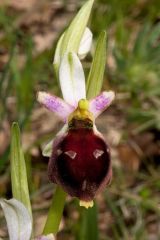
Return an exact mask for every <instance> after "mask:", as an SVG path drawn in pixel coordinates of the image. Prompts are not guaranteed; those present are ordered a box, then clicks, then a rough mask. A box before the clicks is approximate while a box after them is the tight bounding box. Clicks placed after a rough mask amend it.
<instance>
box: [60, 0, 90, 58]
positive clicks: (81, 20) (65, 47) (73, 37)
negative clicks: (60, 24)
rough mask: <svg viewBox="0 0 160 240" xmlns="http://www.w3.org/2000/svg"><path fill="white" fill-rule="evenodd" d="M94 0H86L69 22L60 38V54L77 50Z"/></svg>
mask: <svg viewBox="0 0 160 240" xmlns="http://www.w3.org/2000/svg"><path fill="white" fill-rule="evenodd" d="M93 2H94V0H89V1H87V2H86V3H85V4H84V5H83V7H82V8H81V9H80V10H79V12H78V13H77V15H76V16H75V18H74V19H73V20H72V22H71V23H70V25H69V27H68V29H67V30H66V32H65V35H64V38H63V40H62V47H61V56H63V55H64V54H65V53H66V52H75V53H77V52H78V48H79V45H80V41H81V38H82V36H83V33H84V31H85V28H86V26H87V23H88V19H89V16H90V13H91V9H92V5H93Z"/></svg>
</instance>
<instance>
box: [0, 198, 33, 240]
mask: <svg viewBox="0 0 160 240" xmlns="http://www.w3.org/2000/svg"><path fill="white" fill-rule="evenodd" d="M0 204H1V207H2V209H3V212H4V215H5V218H6V221H7V227H8V232H9V239H10V240H17V239H18V240H30V237H31V233H32V220H31V217H30V214H29V212H28V210H27V209H26V207H25V206H24V205H23V204H22V203H21V202H19V201H18V200H16V199H14V198H12V199H10V200H5V199H0Z"/></svg>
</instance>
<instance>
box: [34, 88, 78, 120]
mask: <svg viewBox="0 0 160 240" xmlns="http://www.w3.org/2000/svg"><path fill="white" fill-rule="evenodd" d="M37 100H38V102H39V103H41V104H42V105H44V106H45V107H46V108H47V109H49V110H50V111H52V112H54V113H56V114H57V115H58V116H59V117H60V118H61V119H62V120H63V121H64V122H66V120H67V117H68V115H69V114H71V113H72V112H73V111H74V107H73V106H71V105H69V104H68V103H66V102H65V101H63V100H62V99H61V98H59V97H56V96H53V95H50V94H49V93H46V92H38V95H37Z"/></svg>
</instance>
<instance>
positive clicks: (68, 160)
mask: <svg viewBox="0 0 160 240" xmlns="http://www.w3.org/2000/svg"><path fill="white" fill-rule="evenodd" d="M81 51H82V50H81ZM59 81H60V86H61V90H62V94H63V98H64V100H62V99H61V98H58V97H56V96H52V95H50V94H48V93H45V92H39V93H38V101H39V102H40V103H41V104H43V105H44V106H45V107H46V108H47V109H49V110H51V111H52V112H55V113H56V114H57V115H58V116H59V117H60V118H61V120H62V121H63V122H64V123H65V124H64V127H63V128H62V129H61V130H60V131H59V132H58V134H57V135H56V137H55V139H54V140H53V141H52V142H50V143H49V144H48V145H47V146H46V148H45V149H44V151H43V154H44V155H45V156H49V157H50V159H49V164H48V176H49V179H50V180H51V181H52V182H54V183H56V184H58V185H60V186H61V187H62V188H63V189H64V190H65V191H66V192H67V193H68V194H69V195H71V196H73V197H77V198H79V199H80V205H81V206H85V207H87V208H88V207H91V206H92V205H93V199H94V197H95V195H96V194H97V193H98V192H99V191H101V190H103V189H104V188H105V186H106V185H107V184H108V183H109V182H110V180H111V176H112V169H111V160H110V153H109V147H108V145H107V143H106V142H105V140H104V138H103V136H102V134H101V133H100V132H99V131H98V130H97V128H96V125H95V119H96V118H97V117H98V116H99V115H100V114H101V113H102V112H103V111H104V110H105V109H106V108H107V107H108V106H109V105H110V104H111V102H112V100H113V99H114V96H115V94H114V92H112V91H108V92H102V93H101V94H100V95H98V96H96V97H95V98H93V99H91V100H89V101H88V100H86V87H85V77H84V72H83V68H82V65H81V62H80V60H79V58H78V56H77V55H76V54H75V53H66V54H65V55H64V56H63V58H62V60H61V62H60V67H59Z"/></svg>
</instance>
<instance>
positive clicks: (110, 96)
mask: <svg viewBox="0 0 160 240" xmlns="http://www.w3.org/2000/svg"><path fill="white" fill-rule="evenodd" d="M114 98H115V93H114V92H113V91H109V92H102V93H101V94H100V95H98V96H96V97H95V98H93V99H91V100H90V101H89V110H90V111H91V112H92V113H93V114H94V117H95V118H96V117H98V116H99V115H100V114H101V113H102V112H103V111H104V110H105V109H106V108H107V107H108V106H109V105H110V104H111V102H112V101H113V100H114Z"/></svg>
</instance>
